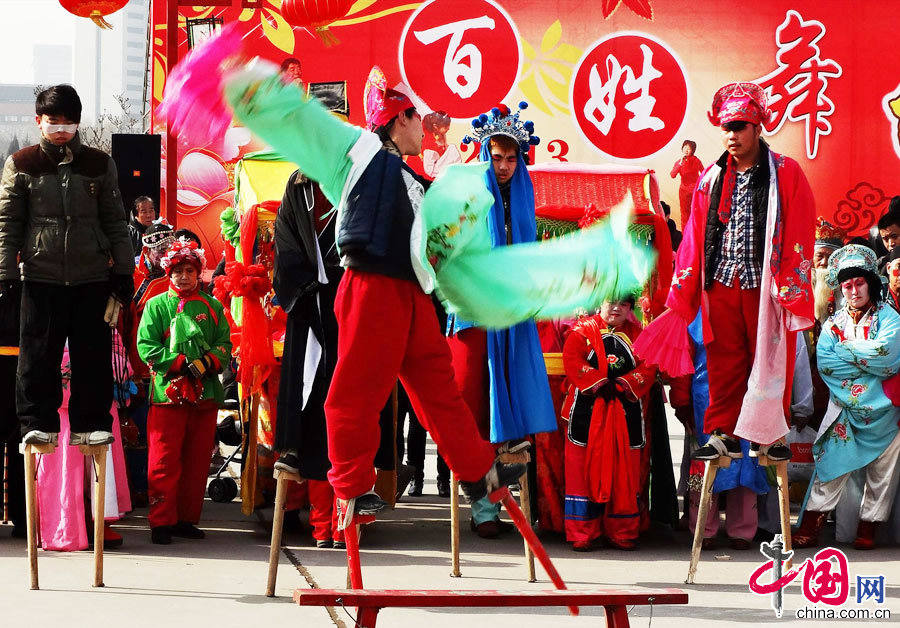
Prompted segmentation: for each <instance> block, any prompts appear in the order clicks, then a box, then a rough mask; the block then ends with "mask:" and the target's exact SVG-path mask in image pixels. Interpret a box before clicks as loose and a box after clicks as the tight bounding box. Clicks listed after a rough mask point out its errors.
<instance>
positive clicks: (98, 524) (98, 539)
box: [78, 445, 109, 587]
mask: <svg viewBox="0 0 900 628" xmlns="http://www.w3.org/2000/svg"><path fill="white" fill-rule="evenodd" d="M108 450H109V445H79V446H78V451H80V452H81V453H82V454H83V455H85V456H89V457H90V458H91V459H92V462H93V464H92V465H91V467H92V468H93V469H94V472H95V473H96V474H97V484H96V485H95V486H94V586H95V587H102V586H103V531H104V528H103V525H104V521H105V519H106V455H107V451H108Z"/></svg>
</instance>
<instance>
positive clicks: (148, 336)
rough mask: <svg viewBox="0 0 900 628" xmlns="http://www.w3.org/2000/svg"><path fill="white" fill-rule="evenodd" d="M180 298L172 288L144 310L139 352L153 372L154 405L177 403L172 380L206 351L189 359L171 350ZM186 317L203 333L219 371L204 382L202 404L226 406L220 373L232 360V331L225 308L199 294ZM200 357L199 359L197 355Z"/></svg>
mask: <svg viewBox="0 0 900 628" xmlns="http://www.w3.org/2000/svg"><path fill="white" fill-rule="evenodd" d="M179 300H180V299H179V297H178V295H177V294H175V292H174V291H173V290H172V289H171V288H170V289H169V290H168V291H167V292H166V293H165V294H160V295H157V296H155V297H153V298H152V299H150V300H149V301H148V302H147V305H146V306H145V307H144V312H143V315H142V316H141V322H140V325H139V326H138V333H137V350H138V355H139V356H140V358H141V360H143V361H144V362H145V363H146V364H147V366H148V367H149V368H150V375H151V386H150V388H151V396H150V402H151V403H159V404H164V403H165V404H170V403H173V402H172V400H171V399H169V397H168V396H167V395H166V388H168V387H169V385H170V384H171V382H172V380H173V379H175V378H177V377H178V376H179V375H181V370H182V367H183V366H184V364H185V363H188V362H191V361H193V360H196V359H197V358H200V357H202V356H203V355H204V353H205V352H204V351H191V350H189V351H188V353H187V355H185V354H180V353H177V352H175V351H173V350H172V349H171V347H170V342H169V341H170V327H171V324H172V320H173V319H174V318H175V315H176V313H177V311H178V302H179ZM183 311H184V313H186V314H187V315H188V316H190V317H191V318H192V319H193V320H194V321H195V322H196V323H197V325H198V326H199V327H200V329H201V330H202V332H203V339H204V340H205V342H206V344H207V345H208V346H209V349H208V353H209V354H210V355H211V356H212V358H213V362H214V364H215V367H214V369H213V371H211V372H209V373H208V374H207V375H206V376H205V377H204V378H203V394H202V395H201V397H200V400H201V401H204V400H209V399H212V400H215V401H216V403H218V404H220V405H221V403H222V401H223V399H224V391H223V389H222V384H221V382H220V381H219V378H218V377H216V374H217V373H220V372H221V371H222V367H223V366H224V365H225V364H227V363H228V360H230V359H231V329H230V326H229V325H228V319H227V318H226V317H225V311H224V308H223V307H222V304H221V303H220V302H219V301H217V300H216V299H215V298H214V297H213V296H211V295H209V294H207V293H205V292H198V293H197V294H195V295H194V296H192V297H188V299H187V300H186V301H185V304H184V310H183ZM194 353H196V355H194Z"/></svg>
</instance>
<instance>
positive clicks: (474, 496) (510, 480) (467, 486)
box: [459, 460, 525, 504]
mask: <svg viewBox="0 0 900 628" xmlns="http://www.w3.org/2000/svg"><path fill="white" fill-rule="evenodd" d="M523 473H525V465H524V464H519V463H514V464H510V463H505V462H500V461H499V460H495V461H494V464H493V466H491V468H490V469H489V470H488V472H487V474H486V475H485V476H484V477H483V478H481V479H480V480H478V481H477V482H460V483H459V486H460V488H461V489H462V492H463V495H464V496H465V498H466V501H467V502H469V503H470V504H472V503H475V502H477V501H478V500H479V499H481V498H482V497H484V496H485V495H490V494H491V493H493V492H494V491H496V490H497V489H498V488H501V487H504V486H509V485H510V484H514V483H515V482H518V481H519V478H520V477H522V474H523Z"/></svg>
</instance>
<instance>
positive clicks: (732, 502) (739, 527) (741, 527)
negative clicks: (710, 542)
mask: <svg viewBox="0 0 900 628" xmlns="http://www.w3.org/2000/svg"><path fill="white" fill-rule="evenodd" d="M719 495H724V496H725V533H726V534H728V538H729V539H744V540H745V541H752V540H753V537H754V536H756V526H757V514H758V513H757V506H756V503H757V499H756V493H754V492H753V491H752V490H750V489H749V488H747V487H746V486H738V487H736V488H733V489H731V490H728V491H724V492H722V493H713V495H712V498H711V499H710V503H709V513H708V514H707V517H706V524H705V525H704V527H703V538H705V539H709V538H712V537H714V536H716V534H718V533H719V503H718V502H719ZM688 497H689V499H690V508H689V510H688V525H689V526H690V530H691V534H693V533H694V526H696V525H697V511H698V510H699V509H700V491H688Z"/></svg>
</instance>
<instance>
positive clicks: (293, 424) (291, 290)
mask: <svg viewBox="0 0 900 628" xmlns="http://www.w3.org/2000/svg"><path fill="white" fill-rule="evenodd" d="M331 209H332V207H331V204H330V203H329V202H328V200H327V199H326V198H325V196H324V194H322V191H321V190H320V189H319V186H318V184H316V183H315V182H314V181H311V180H310V179H308V178H307V177H306V176H304V175H303V174H302V173H301V172H300V171H299V170H298V171H296V172H294V173H293V174H292V175H291V177H290V179H289V180H288V183H287V186H286V188H285V191H284V197H283V199H282V201H281V206H280V207H279V208H278V213H277V215H276V218H275V258H274V275H273V279H272V287H273V288H274V289H275V295H276V296H277V297H278V303H279V304H280V305H281V307H282V308H283V309H284V311H285V312H286V313H287V323H286V329H285V336H284V354H283V356H282V361H281V378H280V382H279V388H278V406H277V418H276V421H275V449H276V451H278V453H279V458H278V460H277V461H276V462H275V468H276V469H279V470H285V471H289V472H293V473H297V474H298V475H300V476H301V477H303V478H304V479H306V481H307V485H308V487H309V500H310V512H309V519H310V524H311V525H312V526H313V538H314V539H315V540H316V541H317V542H320V543H321V544H322V545H323V546H324V545H327V544H328V542H329V541H331V540H339V539H340V534H339V532H338V530H337V529H336V526H335V525H334V523H335V518H334V516H333V510H334V491H333V490H332V488H331V485H330V484H329V483H328V478H327V474H328V469H329V468H330V467H331V464H330V463H329V461H328V439H327V435H326V428H325V397H326V395H327V394H328V387H329V385H330V383H331V378H332V375H333V373H334V367H335V363H336V361H337V345H338V328H337V320H336V319H335V316H334V301H335V295H336V293H337V287H338V284H339V283H340V280H341V276H342V275H343V272H344V271H343V269H342V268H341V266H340V256H339V255H338V253H337V249H336V247H335V222H336V215H335V214H334V212H332V211H331Z"/></svg>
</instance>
